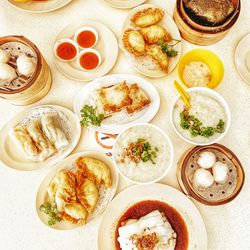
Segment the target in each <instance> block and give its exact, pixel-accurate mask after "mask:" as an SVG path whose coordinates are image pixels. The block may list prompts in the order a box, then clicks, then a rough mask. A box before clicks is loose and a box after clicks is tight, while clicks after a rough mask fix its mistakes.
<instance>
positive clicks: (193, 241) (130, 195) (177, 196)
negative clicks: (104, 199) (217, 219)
mask: <svg viewBox="0 0 250 250" xmlns="http://www.w3.org/2000/svg"><path fill="white" fill-rule="evenodd" d="M143 200H159V201H163V202H165V203H167V204H168V205H170V206H172V207H174V208H175V209H176V210H177V211H178V212H179V213H180V215H181V216H182V218H183V219H184V221H185V223H186V225H187V228H188V234H189V244H188V250H206V249H207V233H206V228H205V225H204V222H203V220H202V217H201V215H200V213H199V211H198V209H197V208H196V206H195V205H194V204H193V203H192V202H191V201H190V200H189V199H188V198H187V197H186V196H185V195H184V194H183V193H181V192H180V191H178V190H177V189H174V188H172V187H170V186H167V185H164V184H160V183H155V184H151V185H146V186H144V185H143V186H142V185H135V186H132V187H129V188H127V189H125V190H124V191H122V192H121V193H119V194H118V195H117V196H116V197H115V198H114V199H113V201H112V202H111V203H110V205H109V206H108V207H107V209H106V210H105V212H104V214H103V216H102V220H101V223H100V226H99V233H98V249H99V250H102V249H109V250H115V247H114V242H115V239H114V234H115V229H116V223H117V222H118V220H119V219H120V217H121V216H122V215H123V213H124V212H125V211H126V210H127V209H128V208H129V207H131V206H133V205H134V204H135V203H137V202H139V201H143Z"/></svg>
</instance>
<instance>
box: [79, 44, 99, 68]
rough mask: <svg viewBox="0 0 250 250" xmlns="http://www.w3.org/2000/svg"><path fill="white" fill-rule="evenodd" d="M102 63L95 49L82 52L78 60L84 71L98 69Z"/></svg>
mask: <svg viewBox="0 0 250 250" xmlns="http://www.w3.org/2000/svg"><path fill="white" fill-rule="evenodd" d="M101 61H102V58H101V55H100V53H99V52H98V51H97V50H95V49H85V50H82V51H81V52H80V53H79V55H78V58H77V64H78V66H79V67H80V68H81V69H82V70H84V71H92V70H95V69H97V68H98V67H99V66H100V64H101Z"/></svg>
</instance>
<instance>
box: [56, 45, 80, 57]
mask: <svg viewBox="0 0 250 250" xmlns="http://www.w3.org/2000/svg"><path fill="white" fill-rule="evenodd" d="M56 54H57V56H58V57H60V58H61V59H63V60H66V61H69V60H72V59H73V58H75V57H76V54H77V50H76V47H75V46H74V45H73V44H71V43H69V42H63V43H61V44H59V46H58V47H57V49H56Z"/></svg>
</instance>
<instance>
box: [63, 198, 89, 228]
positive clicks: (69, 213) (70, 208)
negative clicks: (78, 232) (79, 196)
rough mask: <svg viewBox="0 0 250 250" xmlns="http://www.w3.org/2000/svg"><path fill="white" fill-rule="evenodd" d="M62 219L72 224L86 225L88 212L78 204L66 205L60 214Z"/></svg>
mask: <svg viewBox="0 0 250 250" xmlns="http://www.w3.org/2000/svg"><path fill="white" fill-rule="evenodd" d="M61 216H62V218H63V219H64V220H66V221H69V222H71V223H73V224H77V223H78V224H81V225H83V224H86V220H87V216H88V212H87V210H86V209H85V208H84V206H83V205H81V204H80V203H78V202H74V203H70V204H66V205H65V207H64V212H63V213H62V214H61Z"/></svg>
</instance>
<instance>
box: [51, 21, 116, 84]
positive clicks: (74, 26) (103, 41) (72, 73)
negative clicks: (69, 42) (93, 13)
mask: <svg viewBox="0 0 250 250" xmlns="http://www.w3.org/2000/svg"><path fill="white" fill-rule="evenodd" d="M83 26H90V27H93V28H94V29H95V30H96V31H97V33H98V36H99V39H98V43H97V44H96V46H95V49H96V50H98V51H99V52H100V54H101V58H102V64H101V65H100V67H99V68H98V69H96V70H93V71H91V72H88V71H83V70H81V68H79V66H78V65H77V63H76V61H72V62H71V63H66V62H62V61H60V60H59V59H58V58H57V57H56V56H55V55H54V57H53V59H54V63H55V65H56V67H57V69H58V70H59V71H60V72H61V73H62V74H64V75H65V76H66V77H68V78H70V79H72V80H76V81H91V80H93V79H96V78H98V77H101V76H103V75H105V74H107V73H108V72H109V71H110V70H111V69H112V67H113V66H114V64H115V62H116V59H117V56H118V44H117V40H116V37H115V35H114V33H113V32H112V31H111V30H110V29H109V28H108V27H107V26H106V25H105V24H103V23H101V22H99V21H96V20H90V19H79V20H77V21H74V22H73V23H71V24H69V25H68V26H67V27H65V28H64V29H63V30H62V31H61V32H60V33H59V34H58V35H57V37H56V39H55V42H57V41H58V40H60V39H63V38H73V36H74V34H75V32H76V31H77V30H78V29H80V28H81V27H83ZM110 47H112V49H110Z"/></svg>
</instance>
